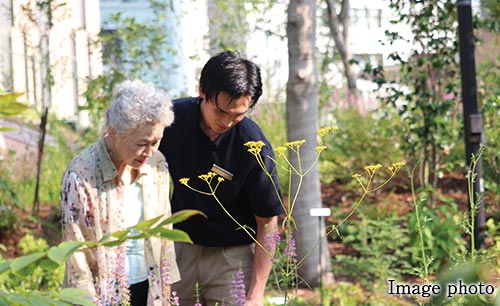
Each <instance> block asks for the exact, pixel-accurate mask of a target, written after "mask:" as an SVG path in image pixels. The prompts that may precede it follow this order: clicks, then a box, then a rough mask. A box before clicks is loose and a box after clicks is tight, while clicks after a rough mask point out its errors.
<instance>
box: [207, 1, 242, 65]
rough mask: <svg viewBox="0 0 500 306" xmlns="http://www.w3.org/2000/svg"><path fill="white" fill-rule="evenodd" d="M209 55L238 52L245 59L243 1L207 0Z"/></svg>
mask: <svg viewBox="0 0 500 306" xmlns="http://www.w3.org/2000/svg"><path fill="white" fill-rule="evenodd" d="M207 13H208V28H209V34H208V35H209V54H210V56H214V55H215V54H217V53H219V52H221V51H226V50H230V51H238V52H239V53H240V55H241V56H243V57H246V42H247V38H248V37H247V36H248V23H247V22H246V10H245V6H244V1H241V0H233V1H226V0H207Z"/></svg>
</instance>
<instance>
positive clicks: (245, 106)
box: [200, 91, 252, 136]
mask: <svg viewBox="0 0 500 306" xmlns="http://www.w3.org/2000/svg"><path fill="white" fill-rule="evenodd" d="M200 97H201V98H202V99H204V100H206V99H205V96H204V94H203V93H201V94H200ZM251 101H252V97H251V96H250V95H247V96H241V97H240V98H238V99H233V100H231V97H230V96H229V95H228V94H227V93H225V92H223V91H221V92H220V93H219V94H218V95H216V96H215V97H213V98H212V99H210V100H206V101H205V102H203V103H206V105H205V106H204V107H202V108H201V112H202V118H203V121H204V125H205V128H206V129H207V130H208V132H209V133H214V134H217V135H218V134H222V133H224V132H226V131H228V130H229V129H231V128H232V127H233V126H235V125H236V124H237V123H238V122H240V121H241V120H243V118H245V115H246V114H247V113H248V111H249V110H250V102H251ZM205 132H206V131H205ZM209 136H210V135H209Z"/></svg>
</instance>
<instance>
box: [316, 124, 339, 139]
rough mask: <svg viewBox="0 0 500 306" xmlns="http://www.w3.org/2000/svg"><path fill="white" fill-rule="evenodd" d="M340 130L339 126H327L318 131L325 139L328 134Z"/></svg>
mask: <svg viewBox="0 0 500 306" xmlns="http://www.w3.org/2000/svg"><path fill="white" fill-rule="evenodd" d="M338 129H339V127H338V126H333V125H332V126H326V127H323V128H320V129H319V130H318V134H319V136H321V137H323V136H325V135H326V134H328V133H330V132H335V131H337V130H338Z"/></svg>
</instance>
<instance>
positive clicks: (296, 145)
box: [285, 139, 306, 150]
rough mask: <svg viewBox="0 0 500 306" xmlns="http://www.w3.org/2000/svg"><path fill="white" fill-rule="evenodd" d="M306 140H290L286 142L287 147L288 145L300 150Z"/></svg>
mask: <svg viewBox="0 0 500 306" xmlns="http://www.w3.org/2000/svg"><path fill="white" fill-rule="evenodd" d="M305 142H306V140H305V139H301V140H295V141H290V142H286V143H285V147H288V148H290V149H292V150H298V149H299V148H300V147H301V146H302V145H303V144H304V143H305Z"/></svg>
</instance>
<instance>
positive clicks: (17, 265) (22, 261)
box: [10, 253, 46, 272]
mask: <svg viewBox="0 0 500 306" xmlns="http://www.w3.org/2000/svg"><path fill="white" fill-rule="evenodd" d="M45 255H46V254H45V253H35V254H30V255H26V256H21V257H19V258H16V259H14V260H13V261H12V263H11V265H10V268H11V269H12V271H13V272H18V271H20V270H22V269H24V268H26V267H27V266H29V265H30V264H32V263H35V262H37V261H38V260H40V259H41V258H43V257H45Z"/></svg>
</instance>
